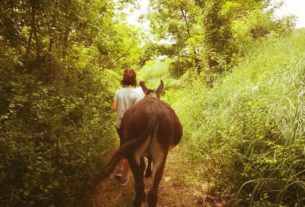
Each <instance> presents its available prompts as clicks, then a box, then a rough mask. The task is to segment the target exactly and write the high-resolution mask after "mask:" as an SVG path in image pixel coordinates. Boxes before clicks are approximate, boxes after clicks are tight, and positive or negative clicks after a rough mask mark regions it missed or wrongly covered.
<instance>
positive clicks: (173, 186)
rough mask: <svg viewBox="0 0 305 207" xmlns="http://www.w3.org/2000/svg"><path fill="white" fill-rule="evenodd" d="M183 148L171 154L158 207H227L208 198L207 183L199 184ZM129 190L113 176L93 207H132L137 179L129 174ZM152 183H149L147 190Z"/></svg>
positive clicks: (94, 201)
mask: <svg viewBox="0 0 305 207" xmlns="http://www.w3.org/2000/svg"><path fill="white" fill-rule="evenodd" d="M181 151H182V150H181V149H180V148H179V147H176V148H174V149H173V150H172V151H170V153H169V156H168V158H167V161H166V166H165V169H164V174H163V178H162V181H161V183H160V186H159V200H158V207H182V206H183V207H196V206H206V207H214V206H215V207H216V206H224V203H223V202H221V201H220V200H218V199H216V197H215V199H211V198H212V197H211V196H208V195H207V192H208V187H207V186H208V185H207V183H201V182H198V181H197V179H195V177H194V175H195V174H196V173H195V172H194V170H193V169H192V167H191V165H190V164H189V162H188V161H187V159H185V158H184V157H183V155H182V152H181ZM129 178H130V182H129V184H128V185H127V186H124V187H122V186H120V185H119V184H118V183H117V182H116V180H115V179H114V177H113V176H110V177H109V178H108V179H107V180H105V181H104V182H103V183H102V184H101V185H100V193H99V194H98V195H96V196H95V197H94V198H92V206H93V207H131V206H132V203H133V199H134V196H135V192H134V180H133V176H132V174H131V173H130V174H129ZM150 181H151V180H150V179H145V186H146V188H145V189H147V188H148V187H149V186H150V184H151V183H150Z"/></svg>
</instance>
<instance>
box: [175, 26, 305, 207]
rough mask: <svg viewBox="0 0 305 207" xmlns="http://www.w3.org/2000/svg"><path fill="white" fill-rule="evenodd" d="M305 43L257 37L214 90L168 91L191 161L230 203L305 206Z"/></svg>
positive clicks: (300, 33) (297, 38) (298, 36)
mask: <svg viewBox="0 0 305 207" xmlns="http://www.w3.org/2000/svg"><path fill="white" fill-rule="evenodd" d="M304 47H305V38H304V31H298V32H296V33H295V34H294V35H293V36H292V37H288V38H278V39H273V38H269V39H268V40H264V41H261V42H257V43H255V44H254V45H253V48H250V49H249V51H250V52H249V54H248V55H247V57H245V58H244V59H243V60H242V61H241V63H240V64H239V65H238V67H236V68H235V69H234V71H233V72H232V73H228V74H227V75H226V76H225V77H224V78H222V79H219V80H218V81H216V82H215V85H214V87H213V88H212V89H207V88H205V87H202V84H201V83H200V81H196V82H194V84H193V85H191V86H189V87H186V88H185V89H181V90H180V92H177V93H176V92H172V93H171V94H170V96H172V97H174V98H171V100H172V101H173V105H174V106H175V108H176V110H177V112H178V114H179V115H180V117H181V119H182V122H183V124H184V129H185V139H187V140H186V142H187V143H188V144H189V146H190V148H189V149H192V150H188V155H189V156H190V159H191V160H192V161H193V163H194V164H200V163H201V164H200V168H201V171H202V176H203V178H204V179H207V180H209V181H210V182H212V183H214V184H215V185H216V187H217V189H218V191H219V192H221V193H223V194H226V195H227V194H229V195H231V196H232V202H233V201H234V202H233V205H237V206H248V205H256V206H268V205H269V206H272V205H276V206H279V205H287V206H304V204H305V200H304V198H305V177H304V176H305V167H304V166H305V151H304V146H305V140H304V135H305V131H304V130H305V127H304V126H305V119H304V108H305V105H304V101H305V96H304V95H305V87H304V84H305V79H304V73H305V53H304V51H305V48H304ZM175 97H176V98H175ZM175 100H179V102H178V101H177V102H175Z"/></svg>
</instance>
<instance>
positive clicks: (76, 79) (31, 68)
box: [0, 56, 115, 206]
mask: <svg viewBox="0 0 305 207" xmlns="http://www.w3.org/2000/svg"><path fill="white" fill-rule="evenodd" d="M71 62H72V63H73V61H72V60H70V63H69V65H68V64H65V62H61V61H59V60H56V59H54V58H53V57H52V56H49V57H44V58H42V59H34V60H27V61H24V60H22V59H20V60H18V59H15V60H14V59H12V58H9V56H7V57H3V58H1V63H0V64H1V65H0V73H1V74H2V75H1V78H0V103H1V105H0V113H1V114H0V124H1V125H0V127H1V129H0V186H1V187H0V205H1V206H84V205H85V204H84V203H83V201H84V199H85V198H84V195H85V192H86V191H87V190H88V187H89V182H90V180H91V178H92V176H94V175H95V173H96V172H97V171H98V170H99V169H100V168H101V166H102V164H103V161H104V159H105V155H106V154H107V153H109V151H110V150H111V149H112V147H113V143H114V141H113V138H114V137H115V136H114V130H113V128H114V127H113V120H112V117H111V114H110V113H111V112H110V111H111V110H110V103H111V100H112V96H113V86H112V85H111V84H112V82H114V81H115V79H114V77H113V75H111V74H110V73H108V72H107V71H99V70H98V69H97V68H94V67H93V66H92V65H90V64H85V66H84V67H77V65H76V64H75V65H74V64H71ZM75 63H77V62H75Z"/></svg>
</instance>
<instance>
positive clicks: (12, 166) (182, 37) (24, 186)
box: [0, 0, 305, 207]
mask: <svg viewBox="0 0 305 207" xmlns="http://www.w3.org/2000/svg"><path fill="white" fill-rule="evenodd" d="M284 1H288V0H284ZM143 2H146V3H147V4H146V6H147V9H140V8H142V7H141V5H142V3H143ZM289 2H290V0H289ZM291 2H292V1H291ZM295 2H301V1H295ZM280 6H281V4H280V1H270V0H217V1H216V0H166V1H165V0H145V1H144V0H130V1H125V0H124V1H123V0H112V1H109V0H86V1H80V0H43V1H35V0H1V3H0V206H1V207H2V206H3V207H20V206H26V207H37V206H39V207H124V206H126V207H130V206H132V203H133V199H134V198H135V190H134V180H133V176H132V175H131V173H130V174H129V178H130V182H129V184H128V185H127V186H125V187H122V186H120V185H118V183H117V182H116V181H115V180H114V178H113V176H110V177H109V178H107V179H106V180H105V182H102V183H93V182H92V181H93V180H95V179H96V178H97V177H98V175H103V173H105V171H106V170H105V169H107V168H106V167H105V166H107V161H108V158H109V156H110V155H111V154H112V152H113V151H114V149H115V147H117V146H118V136H117V132H116V130H115V114H114V113H113V112H112V111H111V105H112V102H113V99H114V95H115V93H116V90H117V89H118V88H120V87H121V86H120V81H121V80H120V79H121V77H122V73H123V71H124V69H125V68H132V69H134V70H135V71H136V72H137V81H140V80H145V84H146V85H147V87H148V88H156V87H157V86H158V85H159V83H160V80H163V82H164V93H163V94H162V95H161V100H163V101H165V102H167V103H168V104H169V105H170V106H171V107H172V108H173V109H174V111H175V113H176V114H177V116H178V117H179V119H180V122H181V124H182V126H183V137H182V139H181V142H180V144H179V145H178V146H177V147H176V148H174V149H173V150H172V151H170V152H169V157H168V159H167V162H166V166H165V170H164V176H163V178H162V181H161V184H160V188H159V197H160V199H159V203H158V206H162V207H165V206H167V207H176V206H186V207H191V206H230V207H231V206H232V207H304V206H305V138H304V137H305V76H304V74H305V30H304V28H303V29H302V28H295V18H294V17H293V16H281V17H277V16H276V11H277V9H278V8H279V7H280ZM300 8H301V7H300ZM133 17H135V18H137V23H136V24H135V23H132V22H131V21H130V18H133ZM148 111H149V110H148ZM164 131H165V130H164ZM159 164H160V163H159ZM145 182H146V184H147V185H146V186H149V184H150V182H151V181H150V180H149V179H147V180H145ZM92 185H93V186H94V187H98V188H99V189H100V193H99V194H97V195H92V196H90V199H89V200H88V198H87V195H88V194H87V193H88V191H90V189H92ZM140 187H141V186H140ZM146 190H147V189H146ZM139 194H140V196H142V194H141V193H139ZM153 196H154V195H153V193H151V197H153ZM139 200H140V199H139ZM152 200H153V199H152Z"/></svg>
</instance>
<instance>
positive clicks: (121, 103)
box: [114, 88, 145, 128]
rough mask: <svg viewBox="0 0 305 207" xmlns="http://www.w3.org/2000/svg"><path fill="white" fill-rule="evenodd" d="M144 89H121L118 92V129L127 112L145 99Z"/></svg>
mask: <svg viewBox="0 0 305 207" xmlns="http://www.w3.org/2000/svg"><path fill="white" fill-rule="evenodd" d="M144 96H145V94H144V92H143V90H142V88H120V89H118V90H117V91H116V93H115V96H114V100H115V101H117V103H118V106H117V118H116V127H117V128H119V127H120V124H121V120H122V118H123V116H124V114H125V112H126V111H127V110H128V109H129V108H130V107H131V106H132V105H134V104H135V103H137V102H138V101H140V100H141V99H142V98H144Z"/></svg>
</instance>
